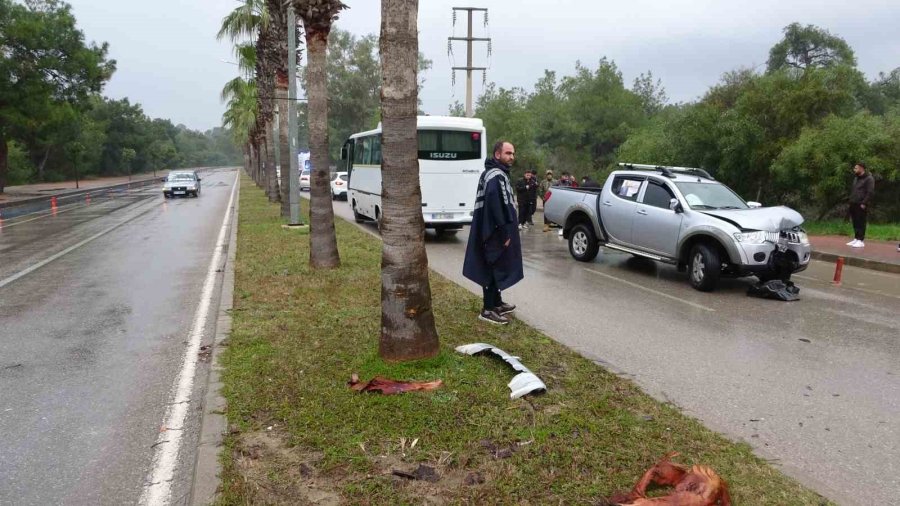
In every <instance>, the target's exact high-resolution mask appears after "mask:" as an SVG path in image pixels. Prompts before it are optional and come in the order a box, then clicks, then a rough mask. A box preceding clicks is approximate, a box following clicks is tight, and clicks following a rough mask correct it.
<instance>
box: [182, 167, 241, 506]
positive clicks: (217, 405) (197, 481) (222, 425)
mask: <svg viewBox="0 0 900 506" xmlns="http://www.w3.org/2000/svg"><path fill="white" fill-rule="evenodd" d="M235 184H236V185H238V189H237V192H238V196H240V191H241V188H240V184H241V170H240V169H238V174H237V178H236V180H235ZM239 202H240V198H238V199H237V200H235V202H234V215H233V216H232V218H231V224H230V227H231V230H230V232H229V234H228V235H229V239H228V256H227V259H226V261H225V265H224V269H225V272H224V277H223V278H222V292H221V295H220V298H219V314H218V317H217V319H216V334H215V337H214V338H213V352H212V360H211V361H210V367H209V373H208V376H207V380H206V393H205V394H204V396H203V412H202V415H201V421H200V440H199V442H198V445H197V457H196V461H195V462H194V476H193V483H192V485H191V501H190V504H192V505H197V506H200V505H207V504H212V503H213V502H214V501H215V499H216V494H217V493H218V490H219V485H220V484H221V480H222V478H221V474H222V463H221V461H220V460H219V452H220V450H221V449H222V441H223V440H224V437H225V432H226V430H227V429H228V420H227V418H226V417H225V407H226V402H225V398H224V397H222V394H221V390H222V380H221V373H222V370H223V367H222V366H221V365H220V363H219V359H220V355H221V354H222V350H223V348H224V347H223V346H222V341H224V340H225V339H226V338H228V336H229V335H231V308H232V305H233V302H234V259H235V254H236V252H237V222H238V210H239V207H240V205H239Z"/></svg>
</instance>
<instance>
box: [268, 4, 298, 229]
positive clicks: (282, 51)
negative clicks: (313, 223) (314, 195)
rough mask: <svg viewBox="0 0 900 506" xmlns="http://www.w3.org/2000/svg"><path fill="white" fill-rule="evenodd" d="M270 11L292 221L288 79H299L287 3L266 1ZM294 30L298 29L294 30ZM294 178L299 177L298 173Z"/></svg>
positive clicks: (285, 212) (285, 198)
mask: <svg viewBox="0 0 900 506" xmlns="http://www.w3.org/2000/svg"><path fill="white" fill-rule="evenodd" d="M266 10H267V12H268V13H269V18H270V23H269V25H268V27H269V30H270V33H271V36H272V40H273V41H275V43H274V44H273V46H274V47H273V48H272V49H273V50H272V51H269V52H268V53H267V56H269V57H271V58H272V61H270V62H268V63H269V66H270V67H271V68H273V69H274V70H275V75H276V80H275V100H276V104H277V108H278V148H279V152H280V158H281V216H282V217H283V218H289V217H290V215H291V204H290V195H289V194H288V192H289V191H290V179H288V178H289V177H291V171H290V168H291V164H290V161H291V159H290V157H291V156H296V153H291V148H290V145H289V144H288V112H287V111H288V79H290V78H294V79H296V72H297V70H296V69H294V70H293V72H291V71H290V69H288V68H287V63H288V60H287V59H288V47H287V34H288V26H287V7H286V6H285V4H284V2H283V0H266ZM293 29H294V30H296V29H297V27H296V26H295V27H293ZM294 177H298V175H297V174H294Z"/></svg>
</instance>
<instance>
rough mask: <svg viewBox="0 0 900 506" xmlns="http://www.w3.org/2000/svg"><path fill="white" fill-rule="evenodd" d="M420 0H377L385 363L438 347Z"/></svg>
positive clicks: (420, 355)
mask: <svg viewBox="0 0 900 506" xmlns="http://www.w3.org/2000/svg"><path fill="white" fill-rule="evenodd" d="M418 9H419V7H418V0H382V2H381V42H380V44H381V68H382V72H381V74H382V82H381V117H382V125H383V126H382V162H381V171H382V172H381V173H382V182H381V187H382V190H381V205H382V208H383V209H382V212H383V218H382V223H381V238H382V241H383V244H382V249H381V339H380V340H379V346H378V351H379V353H380V355H381V358H383V359H384V360H389V361H398V360H415V359H420V358H427V357H433V356H435V355H437V354H438V352H439V351H440V348H439V345H438V335H437V330H436V329H435V326H434V312H433V311H432V306H431V285H430V284H429V281H428V257H427V256H426V254H425V237H424V231H425V222H424V220H423V218H422V192H421V189H420V188H419V160H418V140H417V134H416V110H417V107H418V81H417V72H416V70H417V68H418V57H419V56H418V55H419V44H418V31H417V27H416V19H417V16H418Z"/></svg>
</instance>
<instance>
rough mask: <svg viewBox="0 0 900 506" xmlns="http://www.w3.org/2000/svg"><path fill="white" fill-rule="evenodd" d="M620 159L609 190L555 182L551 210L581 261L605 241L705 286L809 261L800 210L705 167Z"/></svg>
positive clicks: (795, 268)
mask: <svg viewBox="0 0 900 506" xmlns="http://www.w3.org/2000/svg"><path fill="white" fill-rule="evenodd" d="M619 165H620V166H622V167H623V168H624V169H626V170H618V171H614V172H613V173H612V174H610V175H609V178H607V180H606V183H605V184H604V185H603V188H601V189H598V188H594V189H591V188H584V189H582V188H565V187H552V188H551V189H550V192H549V193H550V195H549V199H548V200H546V201H545V203H544V215H545V216H546V218H547V219H548V220H549V221H551V222H553V223H557V224H559V225H562V227H563V236H564V237H565V238H566V239H568V241H569V253H570V254H571V255H572V257H573V258H575V259H576V260H579V261H582V262H589V261H591V260H593V259H594V257H596V256H597V252H598V250H599V247H600V245H601V244H602V245H604V246H606V247H607V248H612V249H615V250H619V251H624V252H626V253H631V254H632V255H635V256H640V257H645V258H650V259H653V260H657V261H660V262H666V263H670V264H675V265H677V266H678V268H679V270H687V271H688V273H689V276H688V279H689V280H690V283H691V286H693V287H694V288H696V289H697V290H701V291H712V290H714V289H715V287H716V284H717V283H718V281H719V278H720V277H721V276H723V275H724V276H730V277H741V276H756V277H758V278H759V279H760V280H761V281H768V280H770V279H782V280H787V279H789V278H790V276H791V274H793V273H795V272H800V271H802V270H804V269H806V267H807V266H808V265H809V260H810V246H809V239H808V238H807V235H806V232H805V231H804V230H803V228H801V226H800V225H801V224H802V223H803V217H802V216H801V215H800V213H798V212H797V211H794V210H793V209H790V208H788V207H784V206H777V207H762V205H761V204H759V203H757V202H745V201H744V200H743V199H742V198H741V197H740V196H738V195H737V194H736V193H735V192H734V191H733V190H731V189H730V188H728V187H727V186H725V185H724V184H722V183H719V182H717V181H716V180H715V179H713V178H712V176H710V175H709V174H708V173H707V172H706V171H704V170H702V169H691V168H682V167H661V166H653V165H638V164H619Z"/></svg>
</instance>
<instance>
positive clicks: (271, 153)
mask: <svg viewBox="0 0 900 506" xmlns="http://www.w3.org/2000/svg"><path fill="white" fill-rule="evenodd" d="M278 186H279V185H278V173H277V172H275V129H274V128H273V122H272V120H269V121H267V122H266V188H268V190H267V192H266V193H267V194H268V196H269V202H278V201H280V200H281V195H280V194H279V193H278Z"/></svg>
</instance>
